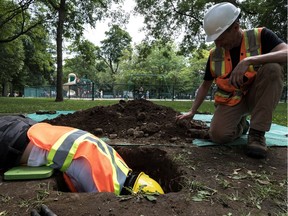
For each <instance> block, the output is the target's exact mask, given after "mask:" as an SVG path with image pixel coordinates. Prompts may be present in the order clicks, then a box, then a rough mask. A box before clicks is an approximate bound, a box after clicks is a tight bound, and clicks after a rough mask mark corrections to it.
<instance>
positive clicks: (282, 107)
mask: <svg viewBox="0 0 288 216" xmlns="http://www.w3.org/2000/svg"><path fill="white" fill-rule="evenodd" d="M118 101H119V100H98V99H97V100H94V101H92V100H68V99H67V100H64V101H63V102H55V99H54V98H9V97H0V104H1V105H0V113H6V114H7V113H9V114H11V113H22V114H25V113H34V112H36V111H39V110H84V109H88V108H91V107H94V106H109V105H113V104H116V103H118ZM153 102H154V103H155V104H159V105H162V106H167V107H171V108H173V109H174V110H176V111H179V112H185V111H188V110H189V109H190V108H191V105H192V102H191V101H153ZM198 111H199V112H209V113H213V112H214V103H213V102H210V101H205V102H204V103H203V104H202V105H201V107H200V108H199V109H198ZM273 123H275V124H279V125H284V126H287V103H279V104H278V106H277V107H276V110H275V112H274V113H273Z"/></svg>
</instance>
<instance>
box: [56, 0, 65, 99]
mask: <svg viewBox="0 0 288 216" xmlns="http://www.w3.org/2000/svg"><path fill="white" fill-rule="evenodd" d="M65 1H66V0H61V3H60V7H59V10H58V16H59V18H58V24H57V37H56V44H57V83H56V89H57V94H56V101H58V102H61V101H63V83H62V77H63V54H62V51H63V48H62V43H63V26H64V21H65V12H66V11H65V6H66V3H65Z"/></svg>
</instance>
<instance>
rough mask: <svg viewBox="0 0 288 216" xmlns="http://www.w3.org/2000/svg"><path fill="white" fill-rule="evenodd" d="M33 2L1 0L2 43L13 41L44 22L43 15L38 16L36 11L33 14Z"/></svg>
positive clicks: (0, 23) (0, 26)
mask: <svg viewBox="0 0 288 216" xmlns="http://www.w3.org/2000/svg"><path fill="white" fill-rule="evenodd" d="M33 2H34V0H18V1H17V0H16V1H8V0H2V1H0V32H1V35H0V43H7V42H11V41H13V40H15V39H17V38H19V37H20V36H21V35H24V34H26V33H27V32H29V31H30V30H31V29H33V28H35V27H36V26H37V25H39V24H40V23H41V22H42V20H43V16H42V15H41V14H38V15H37V16H36V11H33V13H34V16H33V17H32V16H31V11H32V3H33ZM4 32H5V34H4Z"/></svg>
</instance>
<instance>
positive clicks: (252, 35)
mask: <svg viewBox="0 0 288 216" xmlns="http://www.w3.org/2000/svg"><path fill="white" fill-rule="evenodd" d="M246 34H247V37H246V38H247V41H246V50H247V51H246V52H247V54H248V53H249V54H248V55H247V56H255V55H259V54H260V50H259V49H260V44H259V41H258V29H251V30H248V31H247V32H246Z"/></svg>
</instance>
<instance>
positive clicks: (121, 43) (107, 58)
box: [98, 25, 132, 76]
mask: <svg viewBox="0 0 288 216" xmlns="http://www.w3.org/2000/svg"><path fill="white" fill-rule="evenodd" d="M105 35H106V37H107V38H106V39H104V40H103V41H101V47H100V49H99V51H98V56H99V57H100V58H101V59H102V60H103V62H104V63H105V64H106V65H107V67H108V68H109V70H110V74H111V75H112V76H113V75H115V74H117V72H118V69H119V63H120V59H121V57H122V56H123V52H124V51H125V50H131V46H130V43H131V41H132V38H131V36H130V35H129V33H128V32H126V31H125V30H123V29H121V28H120V27H119V26H118V25H113V26H112V27H111V28H110V30H109V31H107V32H105Z"/></svg>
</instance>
